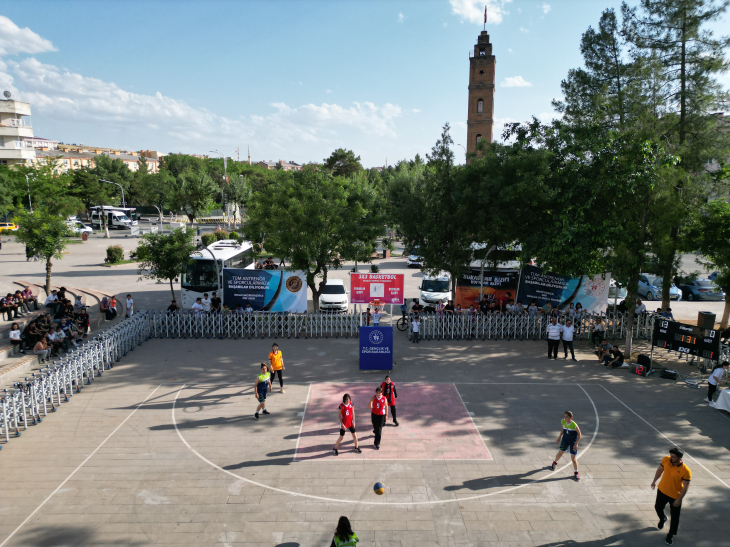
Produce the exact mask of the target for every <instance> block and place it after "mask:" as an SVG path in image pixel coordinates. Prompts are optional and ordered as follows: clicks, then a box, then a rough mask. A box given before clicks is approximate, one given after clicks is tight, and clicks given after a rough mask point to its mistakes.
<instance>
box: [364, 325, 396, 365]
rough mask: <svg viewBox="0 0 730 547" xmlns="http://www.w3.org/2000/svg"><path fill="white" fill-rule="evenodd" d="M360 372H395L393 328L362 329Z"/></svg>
mask: <svg viewBox="0 0 730 547" xmlns="http://www.w3.org/2000/svg"><path fill="white" fill-rule="evenodd" d="M360 370H393V327H360Z"/></svg>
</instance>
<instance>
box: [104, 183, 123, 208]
mask: <svg viewBox="0 0 730 547" xmlns="http://www.w3.org/2000/svg"><path fill="white" fill-rule="evenodd" d="M99 180H100V181H101V182H106V183H107V184H116V185H117V186H119V189H120V190H121V191H122V207H126V206H127V204H126V202H125V201H124V188H122V185H121V184H119V183H118V182H113V181H111V180H105V179H99Z"/></svg>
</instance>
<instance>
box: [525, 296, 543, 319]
mask: <svg viewBox="0 0 730 547" xmlns="http://www.w3.org/2000/svg"><path fill="white" fill-rule="evenodd" d="M539 312H540V308H538V307H537V300H530V305H529V306H527V315H529V316H530V317H535V316H537V314H538V313H539Z"/></svg>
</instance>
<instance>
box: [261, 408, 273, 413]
mask: <svg viewBox="0 0 730 547" xmlns="http://www.w3.org/2000/svg"><path fill="white" fill-rule="evenodd" d="M261 414H271V412H269V411H268V410H266V409H264V411H263V412H262V413H261Z"/></svg>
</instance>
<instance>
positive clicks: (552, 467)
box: [550, 462, 558, 471]
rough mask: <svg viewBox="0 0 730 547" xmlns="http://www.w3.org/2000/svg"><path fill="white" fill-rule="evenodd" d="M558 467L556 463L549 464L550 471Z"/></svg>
mask: <svg viewBox="0 0 730 547" xmlns="http://www.w3.org/2000/svg"><path fill="white" fill-rule="evenodd" d="M557 467H558V464H557V463H555V462H553V464H552V465H551V466H550V471H555V469H556V468H557Z"/></svg>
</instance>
